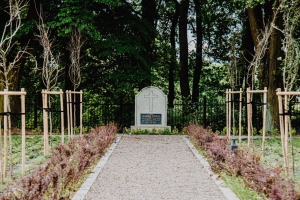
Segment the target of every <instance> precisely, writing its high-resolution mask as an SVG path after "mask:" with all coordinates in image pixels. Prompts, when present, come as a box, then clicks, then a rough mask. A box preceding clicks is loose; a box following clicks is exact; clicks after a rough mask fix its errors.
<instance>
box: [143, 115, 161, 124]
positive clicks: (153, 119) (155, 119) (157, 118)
mask: <svg viewBox="0 0 300 200" xmlns="http://www.w3.org/2000/svg"><path fill="white" fill-rule="evenodd" d="M141 124H161V114H141Z"/></svg>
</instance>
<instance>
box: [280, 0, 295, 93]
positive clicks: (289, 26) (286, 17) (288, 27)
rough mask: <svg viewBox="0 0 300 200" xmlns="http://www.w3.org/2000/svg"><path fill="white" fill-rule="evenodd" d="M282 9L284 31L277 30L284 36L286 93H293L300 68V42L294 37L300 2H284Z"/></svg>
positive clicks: (293, 0)
mask: <svg viewBox="0 0 300 200" xmlns="http://www.w3.org/2000/svg"><path fill="white" fill-rule="evenodd" d="M280 9H281V11H282V13H283V21H284V29H283V30H280V29H278V28H277V27H276V28H277V29H278V30H280V31H281V32H282V33H283V35H284V38H283V40H282V50H283V52H284V59H283V67H282V76H283V85H284V88H285V90H286V91H292V90H293V89H294V86H295V83H296V80H297V79H296V78H297V76H298V72H299V67H300V41H299V39H296V38H295V37H294V33H295V31H296V28H297V26H299V22H300V1H299V0H289V1H287V0H282V2H281V5H280Z"/></svg>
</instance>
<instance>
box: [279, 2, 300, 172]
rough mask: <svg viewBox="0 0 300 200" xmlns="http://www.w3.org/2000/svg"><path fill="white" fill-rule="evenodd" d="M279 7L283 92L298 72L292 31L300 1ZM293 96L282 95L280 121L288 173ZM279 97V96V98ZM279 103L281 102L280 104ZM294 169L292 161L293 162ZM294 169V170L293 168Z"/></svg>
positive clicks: (298, 45) (298, 50) (299, 53)
mask: <svg viewBox="0 0 300 200" xmlns="http://www.w3.org/2000/svg"><path fill="white" fill-rule="evenodd" d="M280 9H281V12H282V15H283V22H284V28H283V29H279V28H278V27H275V28H276V29H277V30H279V31H281V32H282V33H283V36H284V37H283V40H282V50H283V52H284V58H283V59H282V61H283V62H282V76H283V86H284V91H285V92H290V91H293V90H294V89H295V88H294V87H295V83H296V80H297V77H298V74H299V67H300V41H299V39H298V40H297V39H296V38H295V36H294V33H295V31H296V29H297V27H299V24H300V1H299V0H289V1H287V0H281V4H280ZM292 97H293V96H290V95H284V113H286V114H285V116H284V117H282V116H281V118H282V121H283V119H284V123H281V126H282V127H281V140H282V149H283V154H284V157H285V165H286V166H285V167H286V174H287V175H288V174H289V170H290V165H289V152H288V134H289V135H290V136H289V142H290V143H291V145H292V157H293V159H292V160H293V161H294V152H293V150H294V148H293V142H292V141H293V140H292V138H293V137H292V127H291V121H290V115H289V114H287V113H290V111H289V108H290V100H291V98H292ZM279 99H281V98H279ZM280 105H281V104H280ZM293 169H294V162H293ZM293 171H294V170H293Z"/></svg>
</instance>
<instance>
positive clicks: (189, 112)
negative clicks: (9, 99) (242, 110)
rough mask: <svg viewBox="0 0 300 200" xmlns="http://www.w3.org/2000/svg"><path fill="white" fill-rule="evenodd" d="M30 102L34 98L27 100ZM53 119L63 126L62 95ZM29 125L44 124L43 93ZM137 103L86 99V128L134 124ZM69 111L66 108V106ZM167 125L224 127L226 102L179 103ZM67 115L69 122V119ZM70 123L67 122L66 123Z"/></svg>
mask: <svg viewBox="0 0 300 200" xmlns="http://www.w3.org/2000/svg"><path fill="white" fill-rule="evenodd" d="M27 102H30V101H27ZM51 102H52V106H51V111H52V112H51V119H52V126H53V129H57V130H59V129H60V104H59V98H57V99H56V98H53V99H52V100H51ZM26 104H27V105H26V127H27V128H29V129H35V128H42V127H43V108H42V105H41V100H40V97H39V96H36V97H35V98H34V103H26ZM134 109H135V108H134V103H131V104H128V103H127V104H111V103H102V102H95V101H93V100H87V99H85V100H84V102H83V116H82V119H83V125H84V126H85V127H94V126H97V125H103V124H107V123H108V122H114V123H116V124H117V125H118V126H119V127H120V128H123V127H127V128H129V127H130V126H131V125H134V112H135V110H134ZM64 110H66V109H64ZM167 119H168V121H167V124H168V125H169V126H172V127H175V126H176V128H178V129H181V128H183V127H184V126H186V125H188V124H189V123H190V122H195V121H196V120H197V123H199V124H201V125H204V126H210V127H212V128H213V129H218V130H220V129H222V128H223V127H224V126H225V104H224V103H218V102H217V103H213V104H212V103H207V101H206V99H205V98H204V99H203V100H202V101H200V102H199V104H198V105H197V106H196V107H195V105H185V104H182V103H175V104H174V107H173V108H168V109H167ZM66 121H67V120H66V115H65V122H66ZM65 125H66V124H65Z"/></svg>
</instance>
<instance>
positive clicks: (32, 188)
mask: <svg viewBox="0 0 300 200" xmlns="http://www.w3.org/2000/svg"><path fill="white" fill-rule="evenodd" d="M116 132H117V127H116V126H115V125H114V124H113V123H110V124H108V125H107V126H101V127H95V128H93V129H92V131H91V133H89V134H84V135H83V136H82V138H80V137H74V138H73V139H71V140H70V141H69V142H67V143H65V144H59V145H58V146H57V147H56V148H54V149H53V150H52V153H51V155H50V158H49V159H47V160H46V162H45V163H44V164H43V165H42V166H40V167H39V168H38V169H37V170H36V171H34V172H32V173H31V174H29V175H27V176H25V177H24V178H22V179H19V180H17V181H16V182H15V184H13V185H11V186H9V187H8V190H7V191H5V193H3V194H2V196H0V199H1V200H8V199H35V200H39V199H44V197H45V196H48V197H49V199H53V200H56V199H59V200H63V199H70V196H69V194H68V193H67V194H65V193H64V192H63V191H64V190H65V189H66V188H67V187H68V186H69V185H70V184H74V183H76V182H77V181H79V180H80V179H81V178H82V175H83V174H84V170H86V169H87V168H88V167H89V166H90V165H91V164H92V163H93V162H94V161H95V160H96V159H98V158H100V157H101V156H102V155H103V154H104V153H105V150H106V148H107V147H108V146H109V145H110V144H111V143H112V142H113V141H114V140H115V138H116ZM64 195H65V196H64Z"/></svg>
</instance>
